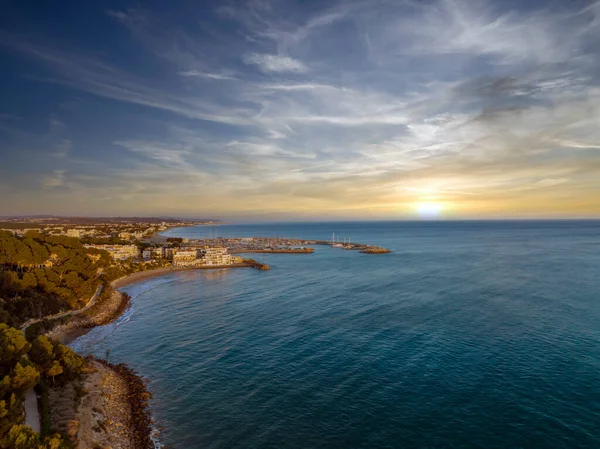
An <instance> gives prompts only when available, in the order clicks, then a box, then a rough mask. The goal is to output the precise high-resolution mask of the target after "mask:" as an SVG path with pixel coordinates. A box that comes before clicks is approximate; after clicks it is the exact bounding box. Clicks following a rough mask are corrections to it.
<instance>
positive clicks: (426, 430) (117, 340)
mask: <svg viewBox="0 0 600 449" xmlns="http://www.w3.org/2000/svg"><path fill="white" fill-rule="evenodd" d="M209 232H214V231H211V229H210V228H203V227H198V228H186V229H177V230H171V231H169V233H168V234H169V235H172V236H175V235H176V236H182V237H197V236H198V235H208V233H209ZM332 232H335V233H336V234H337V235H339V236H340V237H341V238H343V237H350V238H351V239H352V241H359V242H365V243H372V244H377V245H382V246H385V247H387V248H389V249H391V250H392V251H393V252H392V253H391V254H387V255H368V254H360V253H358V252H355V251H344V250H342V249H335V248H330V247H324V246H318V247H316V250H315V252H314V254H305V255H297V254H256V255H255V256H256V259H259V260H261V261H264V262H266V263H268V264H269V265H270V266H271V271H267V272H260V271H257V270H253V269H236V270H214V271H197V272H186V273H179V274H171V275H168V276H164V277H162V278H155V279H152V280H149V281H146V282H142V283H140V284H137V285H133V286H129V287H127V288H126V289H125V290H126V291H127V292H129V293H130V294H132V296H133V298H134V299H133V304H132V308H131V309H130V310H129V311H128V312H127V313H126V314H125V315H124V316H123V317H122V318H121V319H120V320H119V321H117V322H116V323H113V324H111V325H108V326H105V327H102V328H96V329H94V330H92V332H91V333H89V334H88V335H86V336H84V337H82V338H81V339H80V340H77V341H76V342H74V344H73V346H74V347H75V348H77V349H79V350H80V351H83V352H84V353H85V352H91V353H95V354H96V355H98V356H102V357H104V356H106V355H107V351H108V356H109V358H110V361H111V362H113V363H120V362H126V363H128V364H129V365H130V366H132V367H133V368H134V369H136V370H137V371H138V372H139V373H140V374H142V375H143V376H145V377H146V378H147V379H148V380H149V385H150V389H151V390H152V391H153V393H154V399H153V401H152V409H153V414H154V415H155V417H156V420H157V422H158V423H159V425H160V426H161V427H162V428H163V430H162V432H161V435H160V440H161V442H162V443H164V444H166V445H167V446H168V447H169V448H180V449H189V448H244V449H247V448H359V447H364V448H367V447H373V448H413V447H414V448H452V447H454V448H463V447H473V448H475V447H480V448H538V447H540V448H544V447H548V448H563V447H565V448H566V447H569V448H574V447H590V448H597V447H600V222H598V221H521V222H507V221H505V222H378V223H302V224H268V225H229V226H221V227H220V229H219V235H230V236H232V235H238V236H253V235H260V236H276V235H280V236H290V237H301V238H322V239H329V238H331V234H332Z"/></svg>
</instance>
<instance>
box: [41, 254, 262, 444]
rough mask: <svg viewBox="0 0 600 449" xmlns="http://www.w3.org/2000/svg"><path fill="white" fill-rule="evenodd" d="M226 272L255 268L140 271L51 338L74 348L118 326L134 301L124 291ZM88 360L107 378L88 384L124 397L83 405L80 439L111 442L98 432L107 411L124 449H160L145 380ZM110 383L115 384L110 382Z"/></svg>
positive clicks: (123, 368) (122, 279) (114, 283)
mask: <svg viewBox="0 0 600 449" xmlns="http://www.w3.org/2000/svg"><path fill="white" fill-rule="evenodd" d="M223 268H253V266H252V264H249V263H244V264H237V265H226V266H211V267H179V268H178V267H163V268H156V269H152V270H145V271H138V272H136V273H132V274H129V275H127V276H123V277H120V278H118V279H115V280H114V281H112V282H111V283H110V285H111V287H112V288H113V289H114V291H113V293H112V295H111V297H110V298H109V300H108V301H107V303H106V304H104V306H105V307H104V309H103V310H102V311H101V312H100V313H98V314H96V315H94V316H92V317H88V319H87V320H85V321H79V322H78V321H77V320H75V321H72V322H70V323H66V324H65V325H60V326H58V327H57V328H55V329H53V330H51V331H49V332H47V335H48V336H49V337H50V338H52V339H55V340H58V341H60V342H61V343H64V344H70V343H72V342H73V341H75V340H76V339H77V338H79V337H82V336H84V335H86V334H87V333H88V332H90V331H91V330H92V329H93V328H95V327H98V326H104V325H107V324H110V323H112V322H114V321H115V320H117V319H118V318H119V317H121V316H122V315H123V313H124V312H125V311H126V310H127V309H128V308H129V305H130V301H131V297H130V296H129V295H128V294H127V293H124V292H122V291H121V290H119V289H121V288H124V287H127V286H129V285H133V284H136V283H139V282H143V281H146V280H149V279H153V278H157V277H160V276H165V275H168V274H172V273H180V272H186V271H197V270H206V269H223ZM88 360H89V363H90V364H91V366H95V369H96V371H98V370H100V371H101V373H104V374H103V377H102V379H103V380H102V381H101V382H100V380H98V378H97V377H95V378H94V377H92V378H89V379H88V380H87V381H86V382H93V381H94V380H95V381H96V382H97V383H98V382H100V383H102V384H103V385H105V384H107V385H111V387H110V388H112V390H115V389H119V388H120V389H121V393H120V394H108V395H100V396H98V397H95V400H94V401H92V400H91V398H89V399H90V400H89V401H87V404H85V405H84V404H81V405H80V407H78V409H79V411H80V412H81V413H83V415H82V416H83V417H84V418H85V419H84V421H85V423H86V425H82V426H81V429H78V432H77V434H78V436H79V435H80V433H79V432H80V431H81V436H82V438H85V439H86V441H87V442H90V443H91V442H93V441H94V440H95V439H96V438H101V437H102V438H103V439H104V440H105V441H109V440H110V439H111V435H110V434H111V433H112V432H108V434H106V433H102V434H100V433H98V432H97V430H98V428H99V427H98V422H97V418H98V416H102V415H99V411H100V410H103V411H104V413H106V411H107V410H108V411H109V412H110V411H112V412H113V413H117V415H115V416H113V419H112V420H111V421H110V422H112V423H113V424H114V425H116V426H117V427H115V428H113V430H112V431H113V432H114V431H118V433H119V435H120V437H121V438H124V441H123V444H124V447H126V448H129V447H132V448H136V449H137V448H139V449H142V448H148V449H153V448H155V447H158V446H156V443H155V441H154V439H155V438H156V435H155V432H156V430H155V429H154V425H153V420H152V414H151V409H150V407H149V404H148V401H149V399H150V398H151V397H152V393H151V392H150V391H149V390H148V389H147V387H146V381H145V380H144V378H143V377H142V376H140V375H139V374H138V373H136V372H135V371H134V370H133V369H132V368H131V367H129V366H128V365H127V364H126V363H125V364H118V365H115V364H112V363H109V362H108V361H106V360H103V359H100V358H95V357H93V356H90V358H88ZM110 379H113V380H112V381H110ZM90 389H91V387H90ZM103 389H104V387H100V386H99V384H98V385H96V390H98V391H101V390H103ZM112 390H111V391H112ZM98 401H99V402H98ZM96 402H98V404H96ZM100 403H101V404H103V405H102V407H99V404H100ZM119 410H120V411H119ZM88 415H89V416H88ZM78 422H79V420H78ZM102 422H104V421H102ZM82 424H83V423H82ZM101 427H102V426H101ZM84 429H85V430H84ZM105 430H106V429H105ZM106 438H109V440H106ZM113 442H115V441H113Z"/></svg>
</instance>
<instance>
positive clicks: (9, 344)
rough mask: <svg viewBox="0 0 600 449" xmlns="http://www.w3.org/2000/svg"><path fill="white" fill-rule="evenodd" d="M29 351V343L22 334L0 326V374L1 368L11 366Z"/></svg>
mask: <svg viewBox="0 0 600 449" xmlns="http://www.w3.org/2000/svg"><path fill="white" fill-rule="evenodd" d="M28 350H29V343H27V340H26V339H25V336H24V335H23V333H22V332H20V331H18V330H17V329H15V328H13V327H10V326H8V325H7V324H0V374H1V373H2V370H1V368H3V367H4V368H6V367H8V366H11V365H13V364H14V363H15V362H16V361H17V360H19V359H20V358H21V357H22V356H23V355H24V354H26V353H27V351H28Z"/></svg>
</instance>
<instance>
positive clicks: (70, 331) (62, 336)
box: [45, 263, 255, 345]
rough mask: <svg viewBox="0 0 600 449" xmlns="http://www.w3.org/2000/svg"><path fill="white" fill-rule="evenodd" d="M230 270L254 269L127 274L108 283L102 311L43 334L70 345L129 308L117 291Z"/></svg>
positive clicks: (184, 269)
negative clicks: (173, 276)
mask: <svg viewBox="0 0 600 449" xmlns="http://www.w3.org/2000/svg"><path fill="white" fill-rule="evenodd" d="M231 268H255V267H253V266H252V265H251V264H249V263H243V264H237V265H215V266H207V267H206V266H198V267H162V268H154V269H152V270H144V271H137V272H135V273H131V274H128V275H126V276H123V277H120V278H118V279H115V280H114V281H112V282H111V283H110V286H111V287H112V288H113V289H114V292H113V293H112V295H111V297H110V298H109V300H108V301H107V303H106V304H104V305H105V307H104V308H103V310H102V311H101V312H100V313H98V314H95V315H93V316H89V317H86V319H83V320H74V321H70V322H68V323H66V324H62V325H58V326H57V327H55V328H54V329H52V330H50V331H48V332H46V333H45V334H46V335H47V336H48V337H50V338H52V339H54V340H58V341H59V342H61V343H63V344H66V345H68V344H70V343H72V342H73V341H75V340H76V339H77V338H79V337H82V336H84V335H86V334H87V333H88V332H90V331H91V330H92V329H93V328H95V327H98V326H105V325H107V324H110V323H112V322H114V321H116V320H117V319H118V318H119V317H121V315H123V313H124V312H125V311H126V310H127V309H128V308H129V301H130V299H131V298H130V296H129V295H127V294H126V293H123V292H122V291H120V290H119V289H121V288H124V287H127V286H129V285H133V284H136V283H138V282H143V281H146V280H149V279H153V278H157V277H160V276H166V275H168V274H174V273H184V272H187V271H199V270H215V269H231Z"/></svg>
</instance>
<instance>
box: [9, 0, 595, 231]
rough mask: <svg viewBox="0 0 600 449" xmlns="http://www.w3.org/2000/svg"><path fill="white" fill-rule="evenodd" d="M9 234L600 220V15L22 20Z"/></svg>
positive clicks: (175, 6)
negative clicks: (58, 223) (13, 222)
mask: <svg viewBox="0 0 600 449" xmlns="http://www.w3.org/2000/svg"><path fill="white" fill-rule="evenodd" d="M0 67H1V68H2V69H1V70H0V98H2V101H1V102H0V161H1V163H0V216H2V215H16V214H19V215H21V214H57V215H95V216H106V215H121V216H131V215H152V216H156V215H161V216H179V217H197V218H201V217H210V218H221V219H226V220H242V219H243V220H256V221H268V220H312V219H316V220H330V219H357V220H359V219H360V220H369V219H412V218H438V219H444V218H447V219H459V218H479V219H487V218H490V219H494V218H568V217H572V218H586V217H590V218H591V217H600V84H599V81H600V2H599V1H591V0H589V1H588V0H585V1H584V0H560V1H541V0H534V1H526V2H525V1H520V0H503V1H500V0H496V1H492V0H468V1H467V0H366V1H363V0H348V1H328V0H319V1H317V0H304V1H293V0H248V1H243V2H242V1H240V2H236V1H210V2H201V1H192V0H189V1H188V0H180V1H177V0H173V1H169V2H164V1H147V2H139V1H136V2H128V1H102V2H82V1H71V0H65V1H61V2H42V1H40V2H35V1H28V0H20V1H16V0H14V1H8V2H3V3H2V4H1V5H0Z"/></svg>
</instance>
